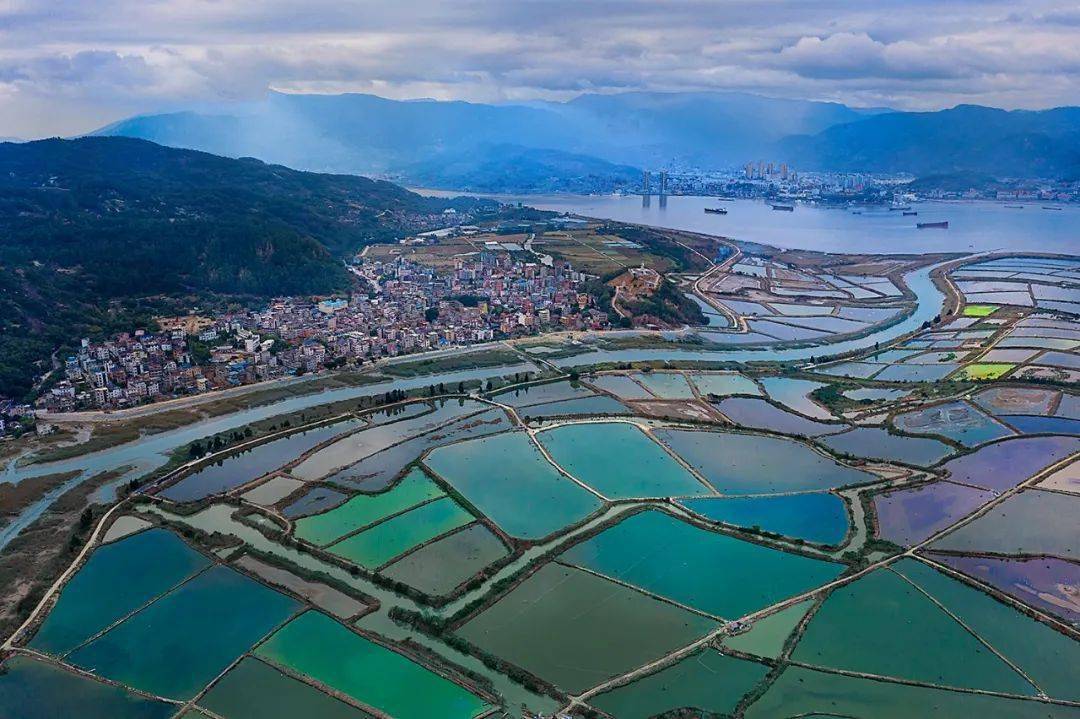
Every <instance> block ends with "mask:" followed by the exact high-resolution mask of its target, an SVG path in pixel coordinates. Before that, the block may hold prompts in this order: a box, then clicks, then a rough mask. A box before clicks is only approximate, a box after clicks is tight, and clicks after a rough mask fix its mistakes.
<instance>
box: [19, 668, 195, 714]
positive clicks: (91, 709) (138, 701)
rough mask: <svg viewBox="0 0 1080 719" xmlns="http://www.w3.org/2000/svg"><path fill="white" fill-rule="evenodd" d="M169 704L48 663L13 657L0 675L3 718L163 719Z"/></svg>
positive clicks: (173, 709)
mask: <svg viewBox="0 0 1080 719" xmlns="http://www.w3.org/2000/svg"><path fill="white" fill-rule="evenodd" d="M176 709H177V707H176V705H175V704H167V703H165V702H159V701H154V700H152V699H146V698H145V697H141V696H139V695H137V694H132V693H131V692H128V691H126V690H124V689H121V688H120V687H117V686H113V685H111V684H105V683H103V682H96V681H94V680H93V679H87V678H86V677H84V676H81V675H79V674H75V673H74V672H69V671H65V670H63V669H61V668H59V667H57V666H54V665H52V664H46V663H45V662H41V661H38V660H36V659H31V658H29V657H24V656H13V657H11V658H10V659H8V660H7V661H6V662H4V664H3V666H2V671H0V717H4V719H66V718H67V717H78V719H166V717H171V716H172V715H173V714H175V713H176Z"/></svg>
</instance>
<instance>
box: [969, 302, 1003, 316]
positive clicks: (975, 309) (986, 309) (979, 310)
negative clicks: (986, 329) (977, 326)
mask: <svg viewBox="0 0 1080 719" xmlns="http://www.w3.org/2000/svg"><path fill="white" fill-rule="evenodd" d="M1000 309H1001V306H1000V305H967V306H966V307H964V316H965V317H989V316H990V315H992V314H994V313H995V312H997V311H998V310H1000Z"/></svg>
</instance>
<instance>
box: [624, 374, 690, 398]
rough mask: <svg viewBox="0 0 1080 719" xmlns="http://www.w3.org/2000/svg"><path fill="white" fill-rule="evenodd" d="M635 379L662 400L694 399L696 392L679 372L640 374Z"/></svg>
mask: <svg viewBox="0 0 1080 719" xmlns="http://www.w3.org/2000/svg"><path fill="white" fill-rule="evenodd" d="M634 379H636V380H637V381H638V382H640V383H641V384H643V385H645V387H647V388H648V389H649V390H650V391H651V392H652V393H653V394H655V395H656V396H657V397H659V398H660V399H693V398H694V390H693V389H691V387H690V385H689V384H688V383H687V381H686V377H684V376H683V375H681V374H679V373H677V372H638V373H637V374H635V375H634Z"/></svg>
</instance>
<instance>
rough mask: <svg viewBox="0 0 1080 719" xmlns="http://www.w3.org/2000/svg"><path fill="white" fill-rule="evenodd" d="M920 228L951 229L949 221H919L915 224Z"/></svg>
mask: <svg viewBox="0 0 1080 719" xmlns="http://www.w3.org/2000/svg"><path fill="white" fill-rule="evenodd" d="M915 226H916V227H918V228H919V229H920V230H947V229H949V221H948V220H945V221H944V222H918V223H916V224H915Z"/></svg>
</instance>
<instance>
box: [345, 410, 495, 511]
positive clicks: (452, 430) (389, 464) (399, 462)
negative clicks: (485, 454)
mask: <svg viewBox="0 0 1080 719" xmlns="http://www.w3.org/2000/svg"><path fill="white" fill-rule="evenodd" d="M509 428H510V422H509V420H507V418H506V413H505V412H503V411H502V410H501V409H494V408H493V409H489V410H487V411H485V412H480V413H477V414H471V415H467V416H465V417H462V418H460V419H457V420H455V421H453V422H450V423H448V424H445V425H443V426H441V427H439V428H437V429H435V430H433V431H431V432H428V433H426V434H423V435H420V436H419V437H413V438H412V439H410V440H406V441H404V442H401V443H400V444H395V445H393V446H392V447H388V448H386V449H384V450H382V451H381V452H377V453H375V454H373V455H371V456H370V457H367V458H366V459H364V460H362V461H360V462H357V463H356V464H354V465H352V466H351V467H348V468H346V469H343V470H341V471H340V472H337V473H335V474H332V475H330V476H329V477H327V480H328V481H330V482H333V483H335V484H339V485H342V486H345V487H352V488H353V489H356V490H359V491H361V492H380V491H382V490H383V489H386V488H387V487H388V486H390V485H391V484H392V483H393V482H394V480H395V479H397V478H398V477H399V476H400V475H401V473H402V472H403V471H404V470H405V468H406V467H408V466H409V464H411V463H412V462H413V461H414V460H416V458H417V457H419V456H420V455H421V454H423V453H424V452H426V451H427V450H429V449H431V448H432V447H438V446H441V445H444V444H450V443H452V442H457V441H459V440H464V439H468V438H470V437H483V436H485V435H488V434H494V433H496V432H504V431H506V430H507V429H509Z"/></svg>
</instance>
